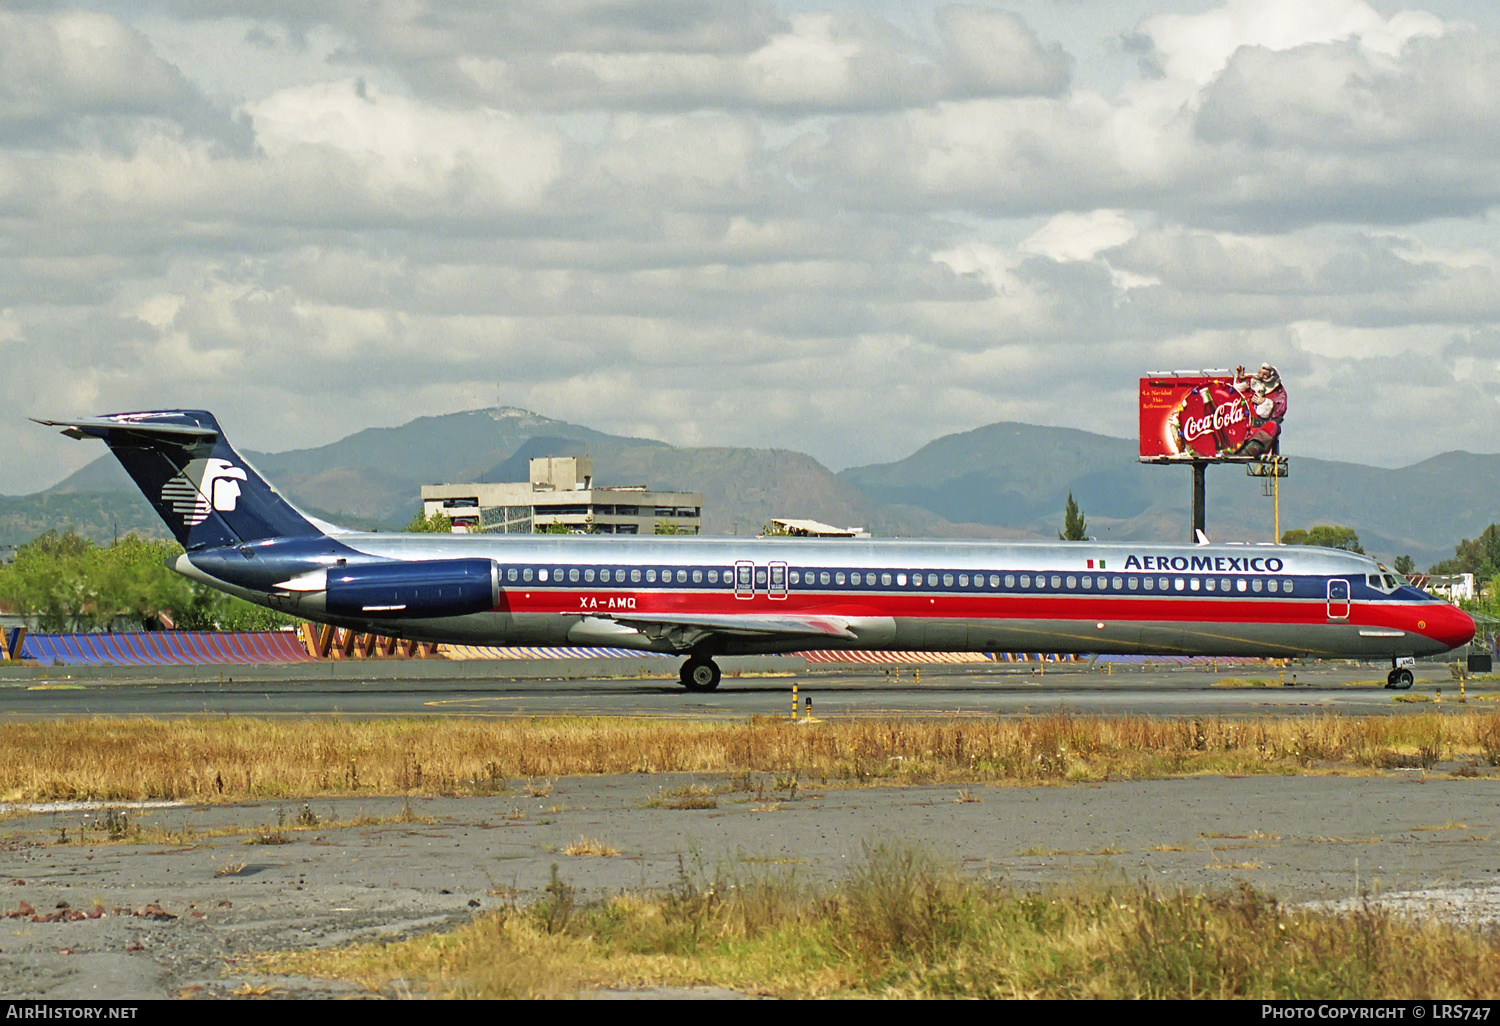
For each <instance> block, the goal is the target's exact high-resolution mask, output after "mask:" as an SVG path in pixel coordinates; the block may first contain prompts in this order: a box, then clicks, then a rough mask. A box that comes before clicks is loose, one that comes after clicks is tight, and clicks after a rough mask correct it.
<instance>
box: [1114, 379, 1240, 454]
mask: <svg viewBox="0 0 1500 1026" xmlns="http://www.w3.org/2000/svg"><path fill="white" fill-rule="evenodd" d="M1140 408H1141V459H1143V460H1148V459H1182V460H1195V459H1196V460H1202V459H1210V460H1211V459H1216V458H1220V457H1223V456H1228V455H1230V454H1232V453H1234V452H1235V450H1237V449H1238V448H1239V447H1240V445H1241V444H1242V443H1243V442H1244V441H1245V438H1246V436H1247V435H1249V433H1250V428H1251V411H1250V408H1249V407H1248V406H1247V404H1246V401H1245V398H1244V396H1242V395H1241V394H1240V393H1239V392H1238V391H1236V390H1235V387H1234V376H1233V375H1231V374H1226V375H1224V376H1222V377H1220V376H1218V375H1202V376H1197V377H1193V376H1186V375H1184V376H1180V377H1179V376H1176V375H1173V376H1168V377H1150V378H1141V403H1140Z"/></svg>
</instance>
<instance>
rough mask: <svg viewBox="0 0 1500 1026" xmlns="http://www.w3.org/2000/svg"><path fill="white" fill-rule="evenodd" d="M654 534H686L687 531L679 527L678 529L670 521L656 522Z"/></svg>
mask: <svg viewBox="0 0 1500 1026" xmlns="http://www.w3.org/2000/svg"><path fill="white" fill-rule="evenodd" d="M656 533H657V534H687V531H686V530H684V529H683V528H681V527H678V526H677V525H676V524H674V523H672V521H670V520H658V521H657V522H656Z"/></svg>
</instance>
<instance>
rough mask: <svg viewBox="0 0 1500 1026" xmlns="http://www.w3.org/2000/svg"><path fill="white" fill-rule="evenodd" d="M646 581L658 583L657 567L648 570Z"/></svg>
mask: <svg viewBox="0 0 1500 1026" xmlns="http://www.w3.org/2000/svg"><path fill="white" fill-rule="evenodd" d="M646 583H647V584H655V583H656V570H655V568H652V569H650V570H647V571H646Z"/></svg>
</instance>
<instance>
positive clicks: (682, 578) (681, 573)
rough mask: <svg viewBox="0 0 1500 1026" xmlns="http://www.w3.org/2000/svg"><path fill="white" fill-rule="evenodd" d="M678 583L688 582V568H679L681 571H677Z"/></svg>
mask: <svg viewBox="0 0 1500 1026" xmlns="http://www.w3.org/2000/svg"><path fill="white" fill-rule="evenodd" d="M677 583H678V584H686V583H687V571H686V570H679V571H677Z"/></svg>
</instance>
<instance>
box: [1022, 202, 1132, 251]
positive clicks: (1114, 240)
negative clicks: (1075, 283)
mask: <svg viewBox="0 0 1500 1026" xmlns="http://www.w3.org/2000/svg"><path fill="white" fill-rule="evenodd" d="M1139 234H1140V232H1139V231H1138V230H1137V229H1136V226H1135V223H1134V222H1132V221H1131V220H1130V218H1128V217H1126V216H1125V215H1124V214H1123V213H1122V212H1120V211H1118V210H1094V211H1090V212H1089V213H1087V214H1076V213H1073V212H1072V211H1069V212H1067V213H1063V214H1058V215H1057V216H1056V217H1054V218H1052V220H1050V221H1048V222H1047V223H1046V224H1045V225H1043V226H1042V227H1041V228H1039V229H1038V230H1037V231H1036V232H1034V233H1032V235H1031V237H1030V238H1028V239H1027V240H1026V241H1025V242H1023V243H1021V249H1022V250H1023V251H1025V252H1027V253H1036V254H1038V255H1040V256H1044V257H1047V258H1048V259H1050V260H1056V261H1058V262H1063V261H1068V260H1092V259H1093V258H1094V257H1096V256H1098V255H1099V254H1100V253H1101V252H1103V251H1104V250H1107V249H1115V248H1116V247H1119V246H1123V245H1125V243H1127V242H1129V241H1130V240H1131V239H1133V238H1135V237H1136V236H1137V235H1139Z"/></svg>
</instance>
